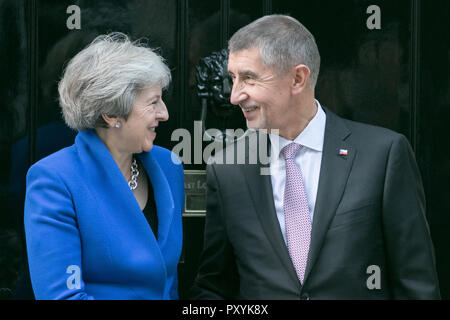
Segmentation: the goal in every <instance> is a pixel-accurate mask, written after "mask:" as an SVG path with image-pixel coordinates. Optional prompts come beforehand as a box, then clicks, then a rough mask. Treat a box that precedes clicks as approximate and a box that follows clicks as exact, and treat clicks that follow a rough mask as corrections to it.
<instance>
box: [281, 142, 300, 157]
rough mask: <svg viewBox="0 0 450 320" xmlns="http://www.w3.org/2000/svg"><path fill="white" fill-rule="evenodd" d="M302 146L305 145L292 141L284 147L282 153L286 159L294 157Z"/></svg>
mask: <svg viewBox="0 0 450 320" xmlns="http://www.w3.org/2000/svg"><path fill="white" fill-rule="evenodd" d="M302 147H303V146H302V145H301V144H298V143H295V142H291V143H290V144H288V145H287V146H285V147H284V148H283V149H281V153H282V154H283V156H284V159H285V160H287V159H293V158H294V157H295V155H296V154H297V153H298V152H299V151H300V149H301V148H302Z"/></svg>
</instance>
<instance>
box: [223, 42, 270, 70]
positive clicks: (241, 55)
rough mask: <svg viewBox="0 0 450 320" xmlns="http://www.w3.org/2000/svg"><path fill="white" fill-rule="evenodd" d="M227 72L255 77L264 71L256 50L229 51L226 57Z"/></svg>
mask: <svg viewBox="0 0 450 320" xmlns="http://www.w3.org/2000/svg"><path fill="white" fill-rule="evenodd" d="M227 68H228V72H231V73H239V74H242V75H250V76H254V75H257V74H258V73H259V72H260V71H262V70H260V69H264V65H263V64H262V60H261V56H260V54H259V49H258V48H251V49H244V50H239V51H236V52H233V51H231V52H230V54H229V57H228V66H227Z"/></svg>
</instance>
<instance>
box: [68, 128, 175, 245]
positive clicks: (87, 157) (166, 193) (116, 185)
mask: <svg viewBox="0 0 450 320" xmlns="http://www.w3.org/2000/svg"><path fill="white" fill-rule="evenodd" d="M75 145H76V148H77V151H78V154H79V156H80V159H81V161H82V162H83V167H84V172H85V173H86V179H88V180H89V185H91V186H92V188H91V191H92V193H93V194H96V195H97V196H98V199H96V200H97V201H103V202H104V203H103V205H108V204H109V205H110V206H111V208H110V209H111V211H114V212H116V213H117V214H119V215H123V219H127V220H128V221H129V219H132V220H135V221H136V222H137V223H136V224H135V225H136V226H137V228H136V232H139V233H142V234H143V235H144V234H145V237H144V238H145V239H146V240H147V241H149V242H150V243H151V244H152V245H151V246H152V247H153V246H154V245H157V246H158V247H160V248H162V247H163V245H164V243H165V242H166V240H167V234H168V232H169V229H170V225H171V222H172V218H173V213H174V208H175V205H174V199H173V194H172V190H171V188H170V185H169V183H168V181H167V178H166V176H165V174H164V172H163V170H162V169H161V167H160V165H159V164H158V159H156V158H155V156H154V155H153V154H152V151H150V152H143V153H141V154H139V155H138V158H139V159H140V160H141V162H142V163H143V164H144V167H145V169H146V171H147V174H148V176H149V179H150V181H151V183H152V186H153V190H154V195H155V202H156V208H157V214H158V242H157V243H156V239H155V237H154V235H153V233H152V230H151V228H150V226H149V225H148V223H147V220H146V219H145V216H144V215H143V213H142V211H141V209H140V207H139V204H138V202H137V201H136V198H135V197H134V195H133V193H132V191H131V190H130V188H129V186H128V183H127V181H126V180H125V177H124V176H123V174H122V172H121V171H120V169H119V167H118V166H117V164H116V162H115V160H114V158H113V157H112V155H111V153H110V152H109V150H108V149H107V148H106V146H105V144H104V143H103V142H102V141H101V140H100V138H99V137H98V135H97V133H96V132H95V131H94V130H92V129H88V130H85V131H80V132H79V133H78V135H77V137H76V139H75ZM104 200H107V201H104Z"/></svg>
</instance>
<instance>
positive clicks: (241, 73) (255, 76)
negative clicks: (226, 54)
mask: <svg viewBox="0 0 450 320" xmlns="http://www.w3.org/2000/svg"><path fill="white" fill-rule="evenodd" d="M228 73H229V74H230V75H232V76H233V75H234V73H233V72H231V71H229V72H228ZM238 74H239V76H240V77H244V78H253V79H258V78H259V75H258V74H256V73H255V72H253V71H251V70H242V71H238Z"/></svg>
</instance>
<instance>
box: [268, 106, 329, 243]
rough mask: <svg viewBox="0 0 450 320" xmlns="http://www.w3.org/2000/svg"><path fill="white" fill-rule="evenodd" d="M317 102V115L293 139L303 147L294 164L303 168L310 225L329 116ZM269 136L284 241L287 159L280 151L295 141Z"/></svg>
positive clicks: (273, 177)
mask: <svg viewBox="0 0 450 320" xmlns="http://www.w3.org/2000/svg"><path fill="white" fill-rule="evenodd" d="M316 104H317V112H316V115H315V116H314V118H312V120H311V121H310V122H309V123H308V125H307V126H306V128H305V129H304V130H303V131H302V132H301V133H300V134H299V135H298V136H297V138H295V140H294V142H295V143H298V144H301V145H302V146H303V148H302V149H301V150H300V151H299V152H298V154H297V155H296V157H295V163H296V164H297V165H298V166H299V167H300V170H301V172H302V177H303V184H304V186H305V191H306V196H307V198H308V207H309V214H310V217H311V224H312V222H313V216H314V207H315V205H316V197H317V188H318V186H319V174H320V164H321V162H322V149H323V140H324V135H325V122H326V115H325V112H324V111H323V109H322V106H321V105H320V103H319V101H317V100H316ZM269 138H270V143H271V163H270V177H271V180H272V192H273V199H274V202H275V210H276V212H277V218H278V221H279V223H280V228H281V232H282V234H283V238H284V242H286V228H285V223H284V210H283V202H284V201H283V200H284V188H285V184H286V162H285V160H284V157H283V156H282V155H281V156H280V152H281V150H282V149H283V148H284V147H285V146H286V145H288V144H289V143H291V142H292V141H290V140H287V139H285V138H283V137H280V136H278V135H275V134H269ZM278 139H279V140H278ZM277 140H278V141H277Z"/></svg>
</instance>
